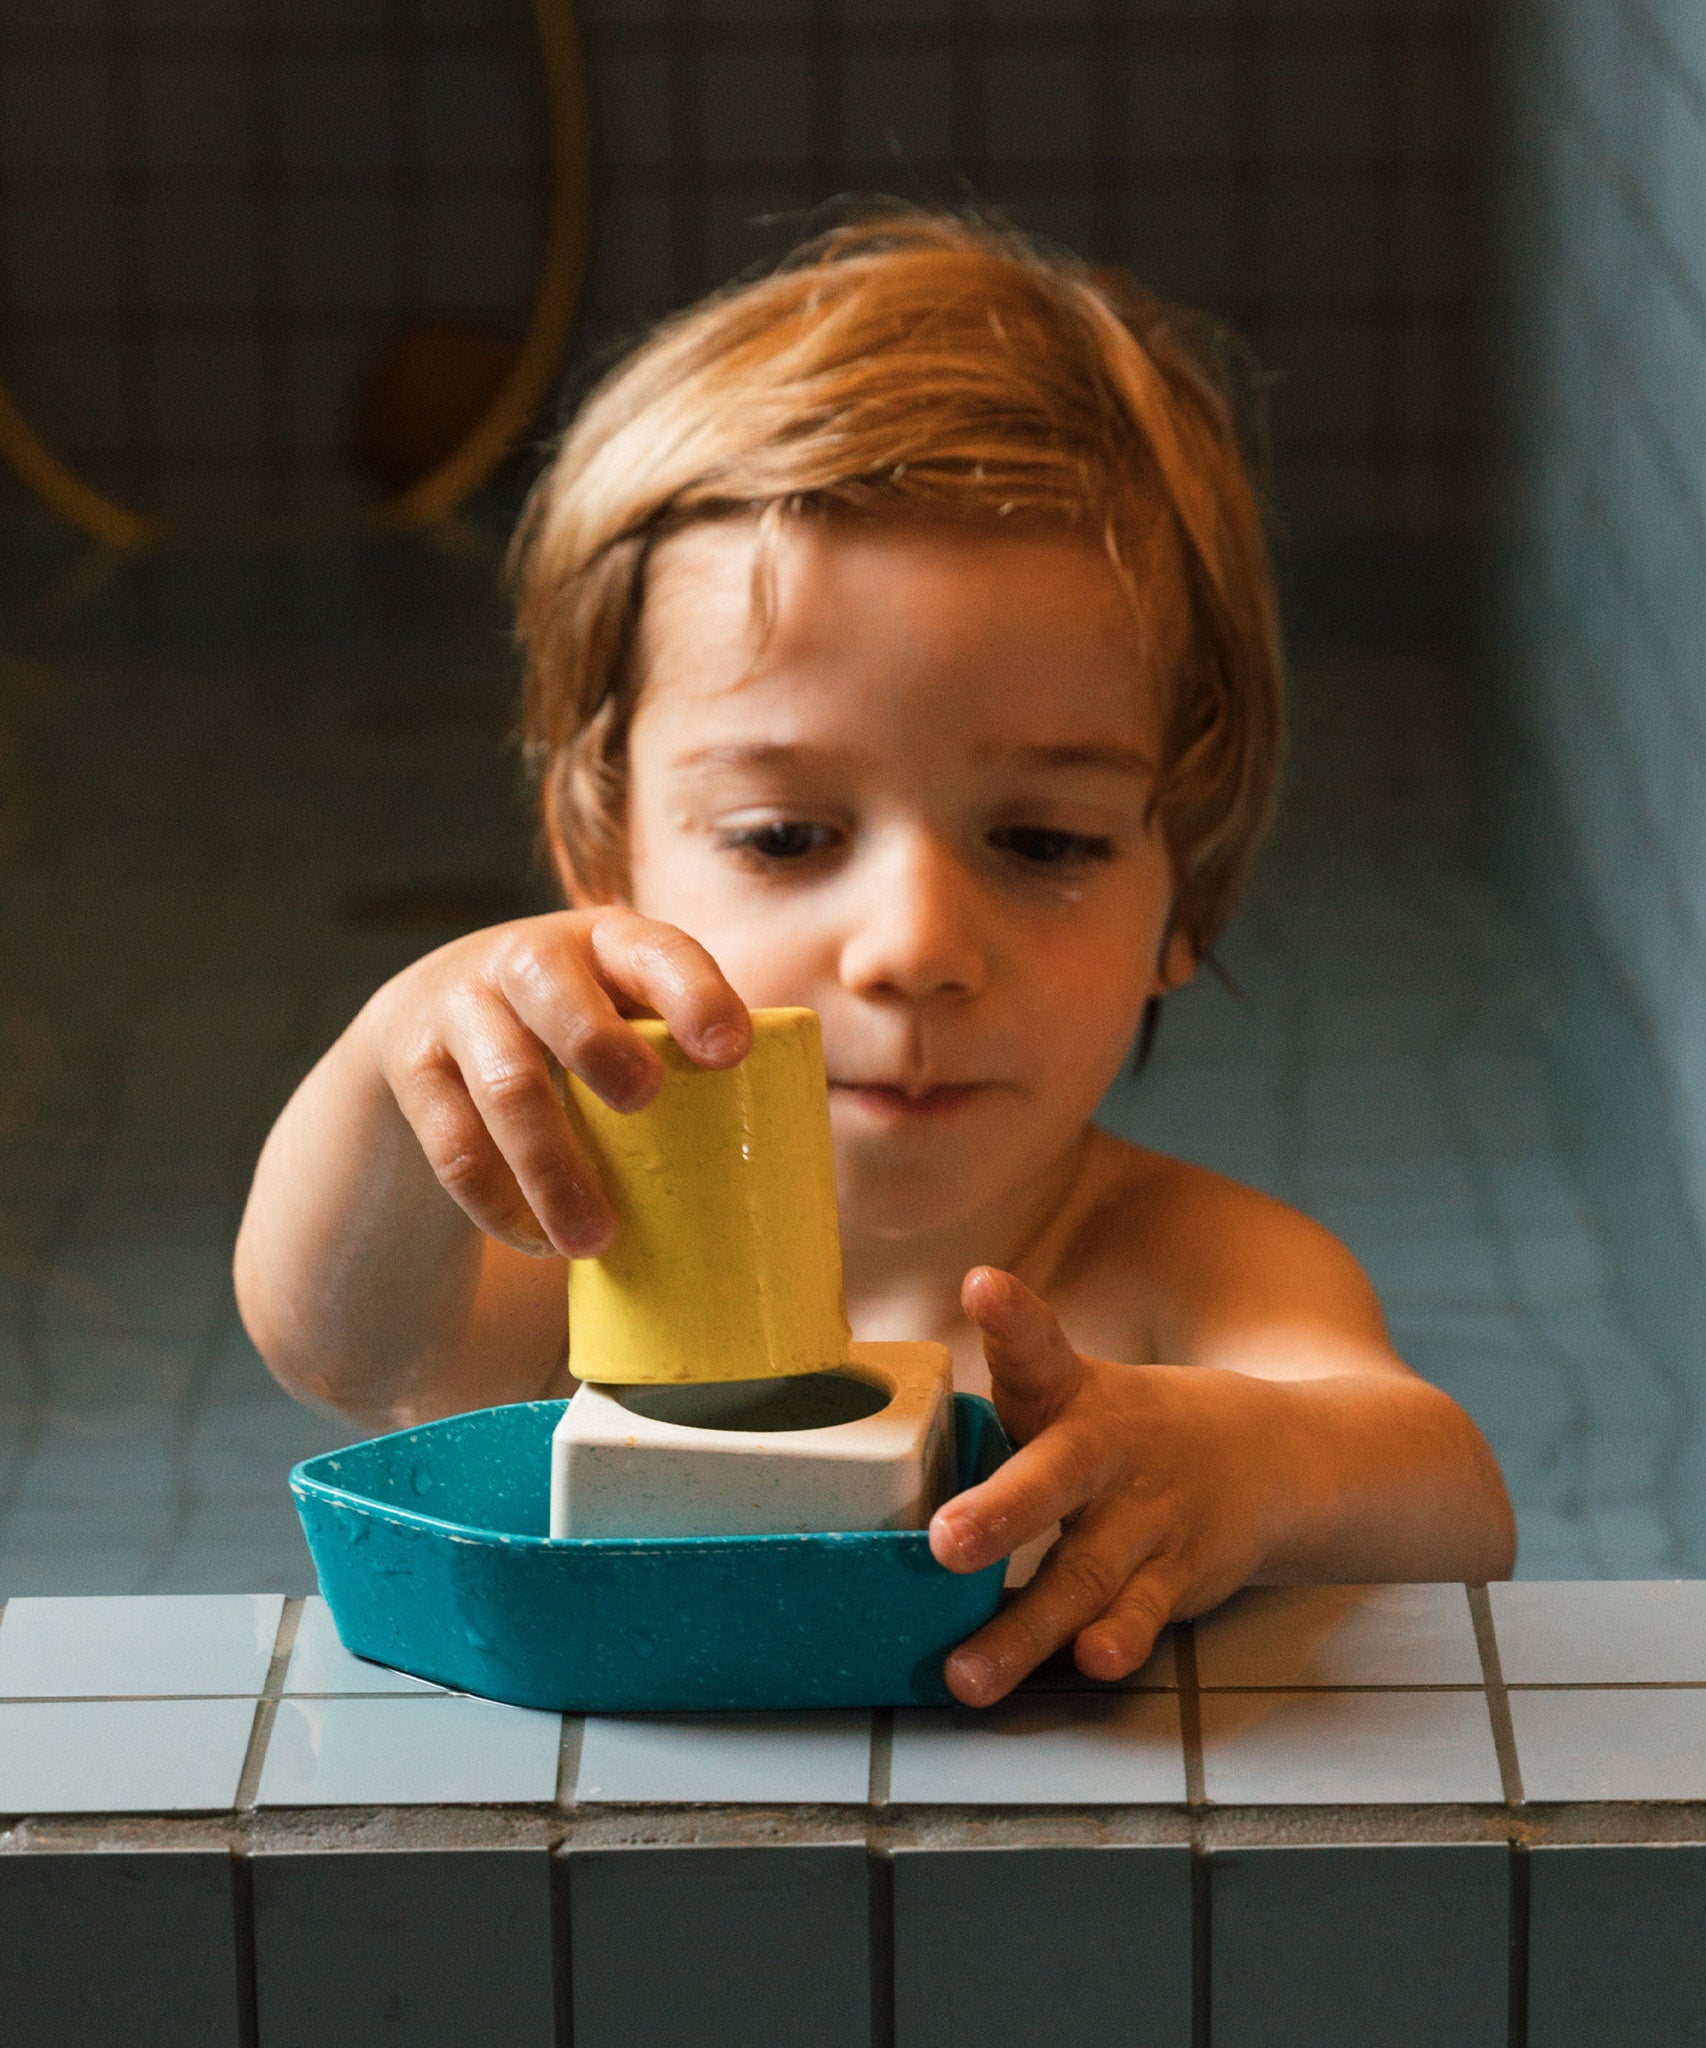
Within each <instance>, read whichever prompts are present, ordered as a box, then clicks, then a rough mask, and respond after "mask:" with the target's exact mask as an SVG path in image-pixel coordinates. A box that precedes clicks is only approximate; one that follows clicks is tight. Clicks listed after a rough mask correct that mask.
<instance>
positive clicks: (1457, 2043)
mask: <svg viewBox="0 0 1706 2048" xmlns="http://www.w3.org/2000/svg"><path fill="white" fill-rule="evenodd" d="M1209 1869H1210V1873H1211V1876H1210V1883H1211V1886H1212V1902H1213V1903H1212V1909H1211V1910H1212V1914H1213V1923H1212V1924H1213V1927H1214V1952H1213V1955H1214V1959H1213V1966H1212V1967H1213V1980H1212V1991H1211V2010H1212V2011H1213V2014H1214V2042H1215V2048H1302V2044H1309V2048H1317V2044H1321V2048H1325V2044H1327V2043H1332V2042H1343V2043H1346V2044H1350V2043H1355V2044H1357V2048H1374V2044H1375V2043H1378V2044H1379V2048H1504V2042H1505V2039H1506V2014H1507V2007H1508V2004H1509V1979H1510V1928H1509V1911H1510V1909H1509V1901H1510V1852H1509V1850H1508V1849H1506V1848H1504V1847H1503V1846H1502V1845H1501V1844H1495V1843H1472V1844H1465V1845H1463V1846H1457V1847H1451V1848H1434V1847H1402V1848H1400V1847H1392V1848H1384V1847H1381V1848H1373V1847H1370V1848H1365V1847H1361V1846H1358V1847H1354V1848H1351V1847H1344V1848H1340V1847H1333V1848H1260V1849H1217V1850H1214V1851H1212V1852H1211V1853H1210V1856H1209ZM1607 2038H1608V2039H1609V2038H1611V2037H1607Z"/></svg>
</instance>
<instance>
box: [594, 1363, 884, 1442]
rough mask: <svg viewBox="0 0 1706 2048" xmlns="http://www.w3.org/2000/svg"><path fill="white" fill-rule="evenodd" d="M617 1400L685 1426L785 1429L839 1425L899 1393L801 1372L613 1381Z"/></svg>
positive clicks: (839, 1375)
mask: <svg viewBox="0 0 1706 2048" xmlns="http://www.w3.org/2000/svg"><path fill="white" fill-rule="evenodd" d="M606 1391H607V1392H608V1393H609V1394H610V1395H611V1397H612V1398H613V1399H614V1400H617V1401H619V1402H620V1403H621V1404H622V1406H623V1407H624V1408H627V1409H630V1410H631V1411H632V1412H633V1413H634V1414H635V1415H644V1416H646V1417H648V1418H649V1420H651V1421H653V1422H669V1423H674V1424H675V1425H676V1426H677V1427H678V1428H682V1429H739V1430H751V1431H753V1432H758V1431H761V1430H762V1431H767V1432H770V1433H780V1432H782V1431H784V1430H796V1429H834V1428H835V1427H836V1426H837V1425H838V1424H840V1423H843V1422H863V1421H864V1419H865V1417H866V1416H867V1415H875V1414H876V1413H877V1411H878V1410H879V1409H881V1408H886V1407H887V1406H888V1405H889V1402H890V1400H891V1399H892V1398H893V1397H892V1395H891V1394H890V1391H889V1389H888V1388H887V1387H880V1386H874V1385H872V1383H871V1382H870V1381H869V1380H862V1379H856V1378H855V1377H854V1375H853V1374H852V1373H849V1372H842V1371H840V1370H834V1371H830V1372H806V1373H795V1374H794V1375H792V1376H791V1377H790V1378H788V1379H770V1380H694V1381H692V1382H691V1383H689V1384H686V1385H679V1386H667V1387H665V1386H612V1387H609V1388H607V1389H606Z"/></svg>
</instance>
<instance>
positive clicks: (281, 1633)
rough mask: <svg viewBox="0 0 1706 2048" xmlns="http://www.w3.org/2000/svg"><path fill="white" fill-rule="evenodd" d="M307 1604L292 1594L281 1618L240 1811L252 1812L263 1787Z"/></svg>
mask: <svg viewBox="0 0 1706 2048" xmlns="http://www.w3.org/2000/svg"><path fill="white" fill-rule="evenodd" d="M306 1605H307V1602H306V1601H305V1600H304V1599H303V1597H302V1595H301V1594H299V1593H293V1594H291V1595H289V1596H288V1597H287V1598H286V1600H285V1603H284V1606H283V1608H282V1609H281V1610H280V1613H279V1617H278V1634H277V1635H276V1636H275V1637H274V1638H273V1646H272V1662H271V1663H270V1664H269V1665H268V1666H267V1677H266V1684H265V1685H264V1686H263V1687H262V1689H261V1696H260V1698H259V1699H258V1700H257V1701H256V1702H255V1721H254V1726H253V1727H252V1728H251V1729H250V1730H249V1748H248V1752H247V1754H246V1755H245V1756H244V1758H243V1769H242V1773H241V1775H240V1776H239V1777H238V1780H237V1796H236V1798H235V1799H234V1800H233V1801H232V1805H233V1807H234V1808H235V1810H236V1811H237V1812H238V1813H252V1812H253V1811H254V1806H255V1795H256V1794H257V1793H258V1792H259V1790H260V1786H261V1766H262V1764H263V1763H264V1762H265V1761H266V1754H267V1744H268V1743H269V1742H270V1741H271V1740H272V1725H273V1721H274V1719H275V1718H276V1716H277V1714H278V1703H279V1699H280V1697H281V1696H282V1694H283V1692H284V1678H285V1673H286V1672H287V1671H288V1670H289V1669H290V1653H291V1651H292V1650H293V1649H294V1648H295V1647H296V1631H297V1629H298V1628H300V1627H301V1625H302V1610H303V1608H304V1607H305V1606H306Z"/></svg>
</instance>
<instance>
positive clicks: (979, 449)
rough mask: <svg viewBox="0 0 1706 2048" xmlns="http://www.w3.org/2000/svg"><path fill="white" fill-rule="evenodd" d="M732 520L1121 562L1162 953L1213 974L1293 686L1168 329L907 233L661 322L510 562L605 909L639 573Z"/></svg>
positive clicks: (1130, 288)
mask: <svg viewBox="0 0 1706 2048" xmlns="http://www.w3.org/2000/svg"><path fill="white" fill-rule="evenodd" d="M738 514H745V515H749V516H750V515H755V514H756V515H757V516H758V518H759V520H760V525H761V530H762V531H765V532H771V533H773V532H774V531H775V529H776V528H777V526H778V524H779V523H780V522H781V521H783V520H786V519H791V518H798V517H809V516H814V515H817V516H824V515H841V516H844V517H852V518H862V519H863V518H876V519H904V518H913V519H918V518H923V519H947V520H953V521H960V522H980V521H988V522H989V523H991V524H992V525H993V524H995V523H996V522H1006V523H1007V524H1009V525H1010V524H1011V523H1012V522H1014V521H1016V520H1017V521H1023V522H1025V523H1027V524H1031V523H1041V524H1045V525H1047V526H1051V527H1063V526H1064V527H1066V528H1069V529H1072V530H1075V531H1079V532H1082V533H1084V534H1085V535H1087V536H1089V537H1090V538H1092V539H1093V540H1095V541H1096V542H1098V543H1099V544H1100V545H1102V546H1103V547H1105V549H1106V550H1107V554H1108V557H1109V559H1110V561H1111V562H1112V564H1113V566H1114V568H1115V570H1116V571H1117V573H1118V574H1119V575H1120V577H1121V579H1122V581H1123V582H1124V584H1125V586H1126V588H1127V591H1128V592H1129V593H1130V595H1131V597H1132V599H1133V601H1134V610H1135V612H1136V616H1137V618H1138V622H1139V625H1140V627H1141V628H1142V629H1143V632H1144V635H1145V647H1146V651H1147V653H1148V657H1149V662H1150V665H1151V666H1152V667H1153V668H1154V669H1155V670H1156V672H1157V674H1158V678H1159V680H1160V681H1161V683H1162V684H1163V687H1164V689H1165V696H1164V699H1163V701H1164V703H1165V705H1166V715H1165V730H1164V737H1163V745H1162V755H1161V759H1160V762H1159V763H1158V770H1159V773H1158V780H1157V783H1156V790H1155V798H1154V802H1155V814H1156V817H1157V819H1158V821H1159V824H1160V827H1161V830H1162V833H1163V836H1164V839H1165V842H1166V845H1167V849H1168V852H1169V855H1170V857H1171V860H1172V866H1173V876H1174V905H1173V918H1172V929H1173V931H1175V932H1176V933H1177V934H1178V935H1179V936H1180V937H1181V938H1183V939H1184V940H1185V941H1186V943H1187V944H1188V945H1189V947H1190V949H1191V953H1192V956H1193V957H1194V958H1197V959H1201V958H1202V957H1203V956H1204V954H1206V953H1207V951H1208V949H1209V947H1210V946H1211V945H1212V943H1213V941H1214V938H1215V935H1216V934H1217V933H1218V932H1219V931H1220V929H1221V927H1222V926H1223V925H1224V923H1225V921H1226V918H1227V916H1228V915H1229V913H1230V911H1231V909H1232V906H1233V904H1234V902H1235V900H1236V898H1237V894H1238V891H1239V888H1240V886H1241V884H1242V882H1243V879H1244V876H1245V873H1246V871H1247V869H1248V867H1249V864H1250V860H1251V857H1252V854H1253V853H1254V850H1255V846H1256V843H1257V841H1258V840H1259V838H1260V836H1261V833H1262V831H1263V828H1264V827H1265V825H1266V823H1267V820H1268V816H1269V812H1270V810H1271V807H1272V802H1273V794H1274V785H1275V780H1276V776H1277V771H1278V760H1279V752H1280V740H1281V709H1280V660H1279V647H1278V632H1277V627H1276V623H1275V610H1274V601H1273V585H1272V576H1271V571H1270V569H1269V564H1268V557H1267V551H1266V547H1265V545H1264V541H1263V537H1262V530H1261V524H1260V520H1259V518H1258V515H1257V511H1256V506H1255V502H1254V498H1253V496H1252V493H1251V490H1250V486H1249V482H1248V479H1247V477H1246V475H1245V471H1244V466H1243V463H1242V461H1241V459H1240V457H1239V453H1238V447H1237V439H1236V435H1235V432H1234V428H1233V424H1232V420H1231V417H1230V414H1229V410H1228V407H1227V404H1226V402H1225V400H1224V398H1223V396H1222V394H1221V393H1220V391H1219V390H1218V388H1217V387H1216V385H1215V384H1214V383H1213V382H1212V381H1211V380H1210V379H1209V377H1208V376H1207V375H1206V374H1205V372H1204V370H1203V368H1202V367H1201V365H1200V364H1199V362H1198V361H1197V360H1196V359H1195V357H1194V356H1193V354H1192V353H1191V352H1190V350H1189V349H1188V348H1187V346H1186V344H1185V341H1184V339H1183V336H1182V335H1181V333H1180V331H1179V325H1178V321H1177V317H1176V316H1175V315H1173V314H1172V313H1170V311H1169V309H1168V308H1166V307H1164V306H1163V305H1161V304H1160V303H1159V302H1158V301H1156V300H1155V299H1152V298H1151V297H1149V296H1148V294H1147V293H1144V292H1142V291H1140V290H1139V289H1138V288H1137V287H1136V286H1134V285H1132V284H1130V283H1128V282H1126V281H1124V280H1122V279H1117V278H1113V277H1110V276H1108V275H1107V274H1104V273H1100V272H1092V271H1090V270H1089V269H1087V268H1086V267H1085V266H1084V265H1082V264H1080V263H1078V262H1076V261H1074V260H1072V259H1070V258H1065V257H1061V256H1056V255H1045V254H1043V253H1041V252H1039V251H1038V250H1037V249H1036V248H1034V247H1033V246H1032V245H1031V244H1030V243H1028V242H1026V241H1025V240H1023V239H1022V238H1021V237H1019V236H1017V235H1014V234H1012V233H1009V232H1006V231H1004V230H1000V229H996V228H992V227H989V226H986V225H983V224H979V223H973V222H968V221H965V220H961V219H959V218H957V217H953V216H945V215H939V214H928V213H917V212H911V211H907V212H899V213H894V214H890V215H886V216H883V217H879V218H874V219H870V220H867V221H864V222H861V223H858V224H855V225H852V226H845V227H841V228H838V229H836V230H834V231H833V232H831V233H829V234H826V235H823V236H821V237H820V238H818V239H817V240H815V241H813V242H810V243H808V244H807V245H806V246H805V247H804V248H802V249H801V250H799V251H798V252H797V253H796V254H795V255H794V256H793V257H792V258H791V259H790V260H789V261H788V262H787V263H785V264H784V265H783V266H782V267H781V268H780V269H778V270H777V271H776V272H774V273H773V274H772V275H770V276H766V277H762V278H760V279H759V280H758V281H757V282H755V283H746V284H740V285H736V286H733V287H730V288H729V289H727V290H725V291H723V292H720V293H718V294H717V295H715V296H714V297H712V298H710V299H707V300H705V301H704V302H703V303H702V304H700V305H697V306H694V307H692V308H690V309H689V310H688V311H687V312H685V313H682V314H680V315H677V316H676V317H675V318H673V319H671V320H668V321H666V322H665V323H664V324H663V325H662V326H661V327H659V328H658V329H657V331H656V332H655V333H654V334H653V335H652V336H651V337H650V338H649V339H648V340H647V341H646V342H644V343H643V344H642V345H641V346H640V348H639V349H637V350H636V351H635V352H634V354H632V355H631V356H630V357H628V359H627V360H626V361H625V362H623V363H622V364H621V365H619V366H618V368H617V369H616V370H615V371H614V372H613V373H612V374H611V375H610V376H609V377H607V378H606V379H605V381H604V382H603V383H602V384H601V385H600V386H599V388H598V389H597V390H596V391H595V392H594V393H593V395H592V396H591V398H590V399H589V400H588V401H587V403H586V404H585V406H584V407H583V408H582V409H581V411H580V413H579V415H578V417H577V418H576V419H575V421H574V422H573V424H572V425H571V426H570V428H569V430H568V432H567V433H566V434H565V436H564V438H563V441H562V443H561V446H560V447H559V448H558V450H557V453H556V455H555V457H554V459H553V460H552V462H551V463H550V465H549V467H548V468H547V469H546V470H545V472H544V474H543V475H542V476H541V478H540V480H539V482H538V484H537V486H536V487H535V489H534V492H533V495H532V498H531V499H530V501H529V504H528V507H527V511H526V513H525V515H524V517H523V520H522V523H521V527H520V529H519V532H518V534H517V539H516V545H515V550H514V553H513V557H512V573H513V575H514V579H515V584H516V588H517V594H518V600H519V633H520V637H521V640H522V643H523V645H524V648H525V650H526V657H527V676H526V699H525V725H524V731H525V737H526V741H527V745H528V751H529V757H530V760H531V761H532V763H533V765H534V766H535V768H536V770H537V771H538V773H539V776H540V780H541V796H542V802H543V810H544V822H545V827H546V830H547V833H548V834H549V835H550V836H551V838H552V839H553V840H555V841H556V842H558V843H560V845H561V846H562V848H563V850H564V852H565V853H566V855H567V859H568V862H569V865H570V867H571V868H572V870H573V872H574V874H575V876H576V878H577V880H578V881H579V882H580V883H581V885H582V886H583V887H585V888H586V889H587V890H588V891H589V893H591V894H593V895H595V896H615V895H620V894H622V893H623V891H624V888H625V885H626V861H625V857H624V840H625V834H624V829H623V822H624V800H625V794H626V781H627V760H626V756H627V736H628V729H629V726H630V723H631V721H632V718H633V713H634V707H635V703H636V700H637V698H638V694H639V687H640V678H639V677H638V676H637V675H636V674H635V673H634V670H635V667H636V664H635V662H634V660H633V650H634V644H635V634H636V627H637V624H638V620H639V615H640V607H641V603H642V601H643V598H644V592H645V574H646V562H647V557H648V555H649V552H650V550H651V549H652V547H653V546H654V545H655V544H656V543H657V541H658V540H659V539H660V538H661V537H662V536H664V535H665V534H668V533H672V532H674V531H677V530H678V529H679V528H681V527H683V526H685V525H688V524H690V523H692V522H694V521H696V520H703V519H714V518H724V517H728V516H731V515H738ZM762 559H763V558H762V557H761V560H762ZM755 596H756V598H757V600H758V602H759V603H760V605H762V604H763V602H764V588H763V578H762V576H760V577H759V578H757V579H755Z"/></svg>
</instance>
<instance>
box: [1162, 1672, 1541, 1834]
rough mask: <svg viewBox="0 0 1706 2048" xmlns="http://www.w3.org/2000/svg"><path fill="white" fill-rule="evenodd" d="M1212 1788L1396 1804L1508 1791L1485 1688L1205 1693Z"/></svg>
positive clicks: (1301, 1802) (1283, 1802)
mask: <svg viewBox="0 0 1706 2048" xmlns="http://www.w3.org/2000/svg"><path fill="white" fill-rule="evenodd" d="M1202 1732H1203V1774H1204V1788H1205V1790H1206V1792H1207V1794H1208V1797H1209V1798H1210V1799H1213V1800H1216V1801H1218V1802H1219V1803H1220V1804H1222V1805H1251V1806H1256V1805H1275V1806H1313V1805H1340V1804H1344V1805H1381V1806H1384V1805H1392V1804H1407V1803H1412V1802H1414V1803H1418V1804H1437V1803H1439V1802H1442V1801H1456V1800H1476V1801H1481V1800H1497V1799H1500V1798H1501V1797H1502V1796H1503V1795H1502V1792H1501V1789H1500V1782H1499V1766H1498V1758H1497V1755H1496V1753H1495V1751H1494V1749H1493V1733H1492V1726H1491V1723H1490V1721H1489V1719H1488V1715H1487V1703H1486V1700H1485V1699H1484V1698H1483V1696H1482V1695H1481V1694H1480V1693H1478V1692H1290V1693H1287V1692H1269V1693H1250V1692H1246V1693H1205V1694H1204V1695H1203V1698H1202Z"/></svg>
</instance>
